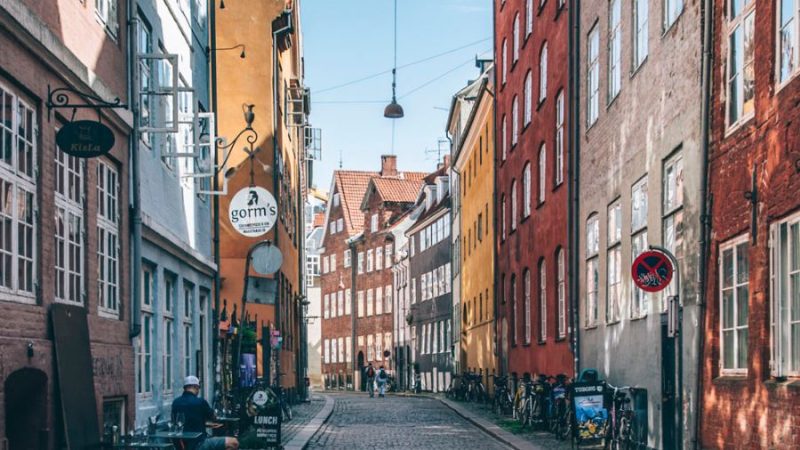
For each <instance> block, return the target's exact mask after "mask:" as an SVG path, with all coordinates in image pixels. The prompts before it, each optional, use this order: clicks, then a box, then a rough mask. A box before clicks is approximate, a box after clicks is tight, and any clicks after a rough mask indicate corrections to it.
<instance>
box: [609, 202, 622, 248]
mask: <svg viewBox="0 0 800 450" xmlns="http://www.w3.org/2000/svg"><path fill="white" fill-rule="evenodd" d="M620 239H622V204H621V203H620V201H619V200H617V201H615V202H614V203H612V204H611V205H610V206H609V207H608V246H609V247H611V246H613V245H616V244H618V243H619V241H620Z"/></svg>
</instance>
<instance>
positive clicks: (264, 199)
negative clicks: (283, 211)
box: [228, 186, 278, 237]
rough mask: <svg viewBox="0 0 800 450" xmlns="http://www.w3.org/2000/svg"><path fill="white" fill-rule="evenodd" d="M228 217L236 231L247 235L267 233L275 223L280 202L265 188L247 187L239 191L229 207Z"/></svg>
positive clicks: (256, 235)
mask: <svg viewBox="0 0 800 450" xmlns="http://www.w3.org/2000/svg"><path fill="white" fill-rule="evenodd" d="M228 218H229V219H230V221H231V225H233V227H234V228H236V231H238V232H239V233H241V234H242V235H244V236H247V237H258V236H261V235H262V234H265V233H266V232H268V231H269V230H271V229H272V227H273V226H274V225H275V221H276V220H277V218H278V204H277V203H276V202H275V197H273V196H272V194H270V193H269V191H267V190H266V189H264V188H261V187H257V186H254V187H247V188H244V189H242V190H241V191H239V192H237V193H236V195H234V196H233V199H232V200H231V204H230V206H229V207H228Z"/></svg>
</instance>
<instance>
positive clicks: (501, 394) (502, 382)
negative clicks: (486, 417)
mask: <svg viewBox="0 0 800 450" xmlns="http://www.w3.org/2000/svg"><path fill="white" fill-rule="evenodd" d="M513 408H514V399H513V398H512V396H511V391H510V390H509V389H508V376H507V375H503V376H498V377H495V378H494V398H493V400H492V411H494V412H495V413H496V414H498V415H508V414H510V413H511V411H512V409H513Z"/></svg>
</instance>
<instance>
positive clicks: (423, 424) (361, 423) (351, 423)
mask: <svg viewBox="0 0 800 450" xmlns="http://www.w3.org/2000/svg"><path fill="white" fill-rule="evenodd" d="M329 395H331V396H332V397H333V398H334V400H335V402H336V403H335V405H334V408H333V414H331V416H330V418H329V419H328V421H327V422H326V423H325V424H324V425H323V426H322V428H320V429H319V431H318V432H317V433H316V434H315V435H314V436H313V437H312V438H311V440H310V441H309V443H308V446H307V447H306V448H309V449H320V448H331V449H374V448H404V449H406V448H412V449H473V448H480V449H482V450H483V449H507V448H508V447H506V446H505V445H504V444H502V443H501V442H499V441H497V440H496V439H494V438H493V437H491V436H489V435H487V434H486V433H484V432H483V431H481V430H480V429H479V428H477V427H475V426H474V425H472V424H471V423H470V422H468V421H466V420H465V419H463V418H462V417H461V416H459V415H458V414H456V413H455V412H454V411H452V410H451V409H450V408H448V407H447V406H445V405H443V404H442V403H441V402H440V401H439V400H436V399H432V398H425V397H398V396H392V395H390V396H387V397H386V398H378V397H376V398H372V399H371V398H369V397H368V396H367V395H364V394H349V393H348V394H338V393H331V394H329Z"/></svg>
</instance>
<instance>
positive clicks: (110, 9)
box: [94, 0, 119, 39]
mask: <svg viewBox="0 0 800 450" xmlns="http://www.w3.org/2000/svg"><path fill="white" fill-rule="evenodd" d="M94 12H95V14H97V18H98V19H99V20H100V22H102V23H103V25H105V27H106V31H107V32H108V34H110V35H111V37H113V38H115V39H116V37H117V33H119V20H118V19H117V17H118V14H117V0H95V1H94Z"/></svg>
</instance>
